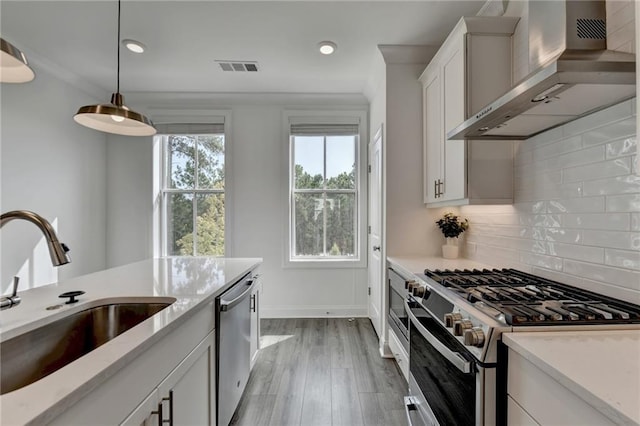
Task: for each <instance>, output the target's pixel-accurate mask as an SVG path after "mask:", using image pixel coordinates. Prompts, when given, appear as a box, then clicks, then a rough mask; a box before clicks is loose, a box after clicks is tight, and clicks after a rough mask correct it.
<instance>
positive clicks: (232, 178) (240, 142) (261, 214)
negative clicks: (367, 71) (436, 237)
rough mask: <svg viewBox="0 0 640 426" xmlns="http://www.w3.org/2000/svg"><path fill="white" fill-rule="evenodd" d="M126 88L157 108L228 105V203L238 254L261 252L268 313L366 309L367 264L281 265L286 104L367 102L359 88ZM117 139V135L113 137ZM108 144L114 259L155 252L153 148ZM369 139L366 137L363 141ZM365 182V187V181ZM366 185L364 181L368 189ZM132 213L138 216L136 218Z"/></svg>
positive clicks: (359, 106)
mask: <svg viewBox="0 0 640 426" xmlns="http://www.w3.org/2000/svg"><path fill="white" fill-rule="evenodd" d="M178 98H180V96H179V95H163V94H156V95H153V94H145V95H140V94H138V95H129V96H128V99H130V100H131V101H130V103H131V105H134V104H145V105H147V106H148V107H149V110H150V111H152V114H151V115H152V117H153V111H155V112H156V114H158V115H162V114H166V111H167V110H169V109H171V110H174V111H175V110H182V111H184V110H189V109H193V110H197V111H199V112H202V111H203V110H206V109H210V110H230V111H231V123H232V124H231V134H230V138H229V140H228V158H227V163H228V165H229V171H230V173H229V174H228V175H227V179H228V183H229V184H230V185H229V186H230V187H231V188H232V189H231V190H232V191H233V197H232V198H231V203H230V205H229V206H228V208H229V209H230V210H229V211H230V214H231V217H230V220H229V222H228V224H229V226H231V228H232V229H231V235H232V238H233V240H232V241H231V247H232V252H231V253H228V255H229V256H234V257H262V258H263V259H264V263H263V265H262V268H261V269H262V271H261V273H262V276H263V295H262V302H261V309H262V314H263V315H264V316H265V317H281V316H289V317H303V316H307V317H319V316H352V315H361V316H364V315H366V313H367V291H366V290H367V273H366V268H340V269H300V268H286V267H284V266H283V265H284V258H283V256H284V254H283V246H284V243H285V241H286V240H287V238H288V233H287V229H286V228H285V227H284V225H283V224H284V219H283V218H284V217H286V215H287V205H285V203H284V202H283V200H284V199H286V192H287V191H288V181H287V177H286V169H287V167H288V158H287V148H286V147H287V143H288V138H287V135H286V134H284V132H283V124H282V123H283V112H284V111H285V110H292V109H314V110H327V111H331V110H336V109H340V110H348V109H354V110H365V111H366V110H367V104H366V101H365V100H364V98H363V97H361V96H349V95H345V96H308V95H300V96H295V95H264V96H260V95H229V94H225V95H213V94H212V95H201V96H195V97H190V96H188V95H186V96H185V97H183V98H181V99H179V100H176V99H178ZM112 142H115V143H114V144H113V145H111V143H112ZM109 143H110V145H109V147H108V167H109V179H108V194H109V196H108V200H109V207H108V211H109V222H108V223H109V237H108V239H107V241H108V249H107V252H108V253H109V266H116V265H119V264H122V263H127V262H130V261H134V260H137V259H140V258H143V257H148V256H150V247H151V246H150V242H149V238H150V237H149V236H148V235H147V234H146V232H147V230H149V229H151V220H152V219H151V211H152V203H153V199H152V197H153V176H152V170H151V167H152V156H153V149H152V146H151V144H150V143H146V141H145V140H136V141H133V142H130V141H128V140H127V138H119V139H117V140H114V139H113V138H110V140H109ZM363 143H364V144H365V146H366V143H367V141H363ZM365 188H366V187H365ZM365 190H366V189H365ZM131 220H134V222H131Z"/></svg>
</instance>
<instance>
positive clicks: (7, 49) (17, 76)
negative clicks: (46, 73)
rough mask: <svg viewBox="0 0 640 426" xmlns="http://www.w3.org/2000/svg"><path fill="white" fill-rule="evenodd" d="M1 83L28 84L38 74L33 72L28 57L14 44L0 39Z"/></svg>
mask: <svg viewBox="0 0 640 426" xmlns="http://www.w3.org/2000/svg"><path fill="white" fill-rule="evenodd" d="M0 50H2V55H1V56H0V81H1V82H2V83H27V82H29V81H31V80H33V79H34V78H35V76H36V74H35V73H34V72H33V70H32V69H31V67H29V63H28V62H27V57H26V56H24V53H22V52H21V51H20V49H18V48H17V47H15V46H14V45H13V44H11V43H9V42H8V41H7V40H5V39H3V38H0Z"/></svg>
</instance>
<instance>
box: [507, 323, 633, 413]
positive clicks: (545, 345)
mask: <svg viewBox="0 0 640 426" xmlns="http://www.w3.org/2000/svg"><path fill="white" fill-rule="evenodd" d="M502 338H503V341H504V343H506V344H507V346H509V347H510V348H511V349H513V350H514V351H516V352H517V353H519V354H520V355H522V356H523V357H524V358H526V359H527V360H529V361H530V362H532V363H533V364H534V365H536V366H537V367H538V368H540V369H541V370H542V371H544V372H546V373H547V374H549V375H550V376H551V377H553V378H554V379H555V380H556V381H557V382H559V383H560V384H562V385H563V386H565V387H566V388H568V389H569V390H571V391H572V392H573V393H575V394H576V395H578V396H579V397H580V398H582V399H583V400H584V401H586V402H587V403H588V404H589V405H591V406H592V407H594V408H595V409H597V410H599V411H600V412H601V413H602V414H603V415H605V416H607V417H609V418H610V419H611V420H612V421H613V422H615V423H616V424H634V425H638V424H640V330H607V331H559V332H545V333H537V332H523V333H508V334H503V336H502Z"/></svg>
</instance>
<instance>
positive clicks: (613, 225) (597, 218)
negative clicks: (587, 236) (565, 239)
mask: <svg viewBox="0 0 640 426" xmlns="http://www.w3.org/2000/svg"><path fill="white" fill-rule="evenodd" d="M562 224H563V226H564V227H566V228H579V229H602V230H609V231H629V230H630V229H631V217H630V215H629V214H628V213H579V214H565V215H564V216H562Z"/></svg>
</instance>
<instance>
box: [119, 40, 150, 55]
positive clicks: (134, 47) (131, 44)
mask: <svg viewBox="0 0 640 426" xmlns="http://www.w3.org/2000/svg"><path fill="white" fill-rule="evenodd" d="M122 45H123V46H124V47H126V48H127V49H129V50H130V51H132V52H133V53H142V52H144V49H145V47H146V46H145V45H144V44H142V43H140V42H139V41H136V40H131V39H130V38H126V39H124V40H122Z"/></svg>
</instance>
